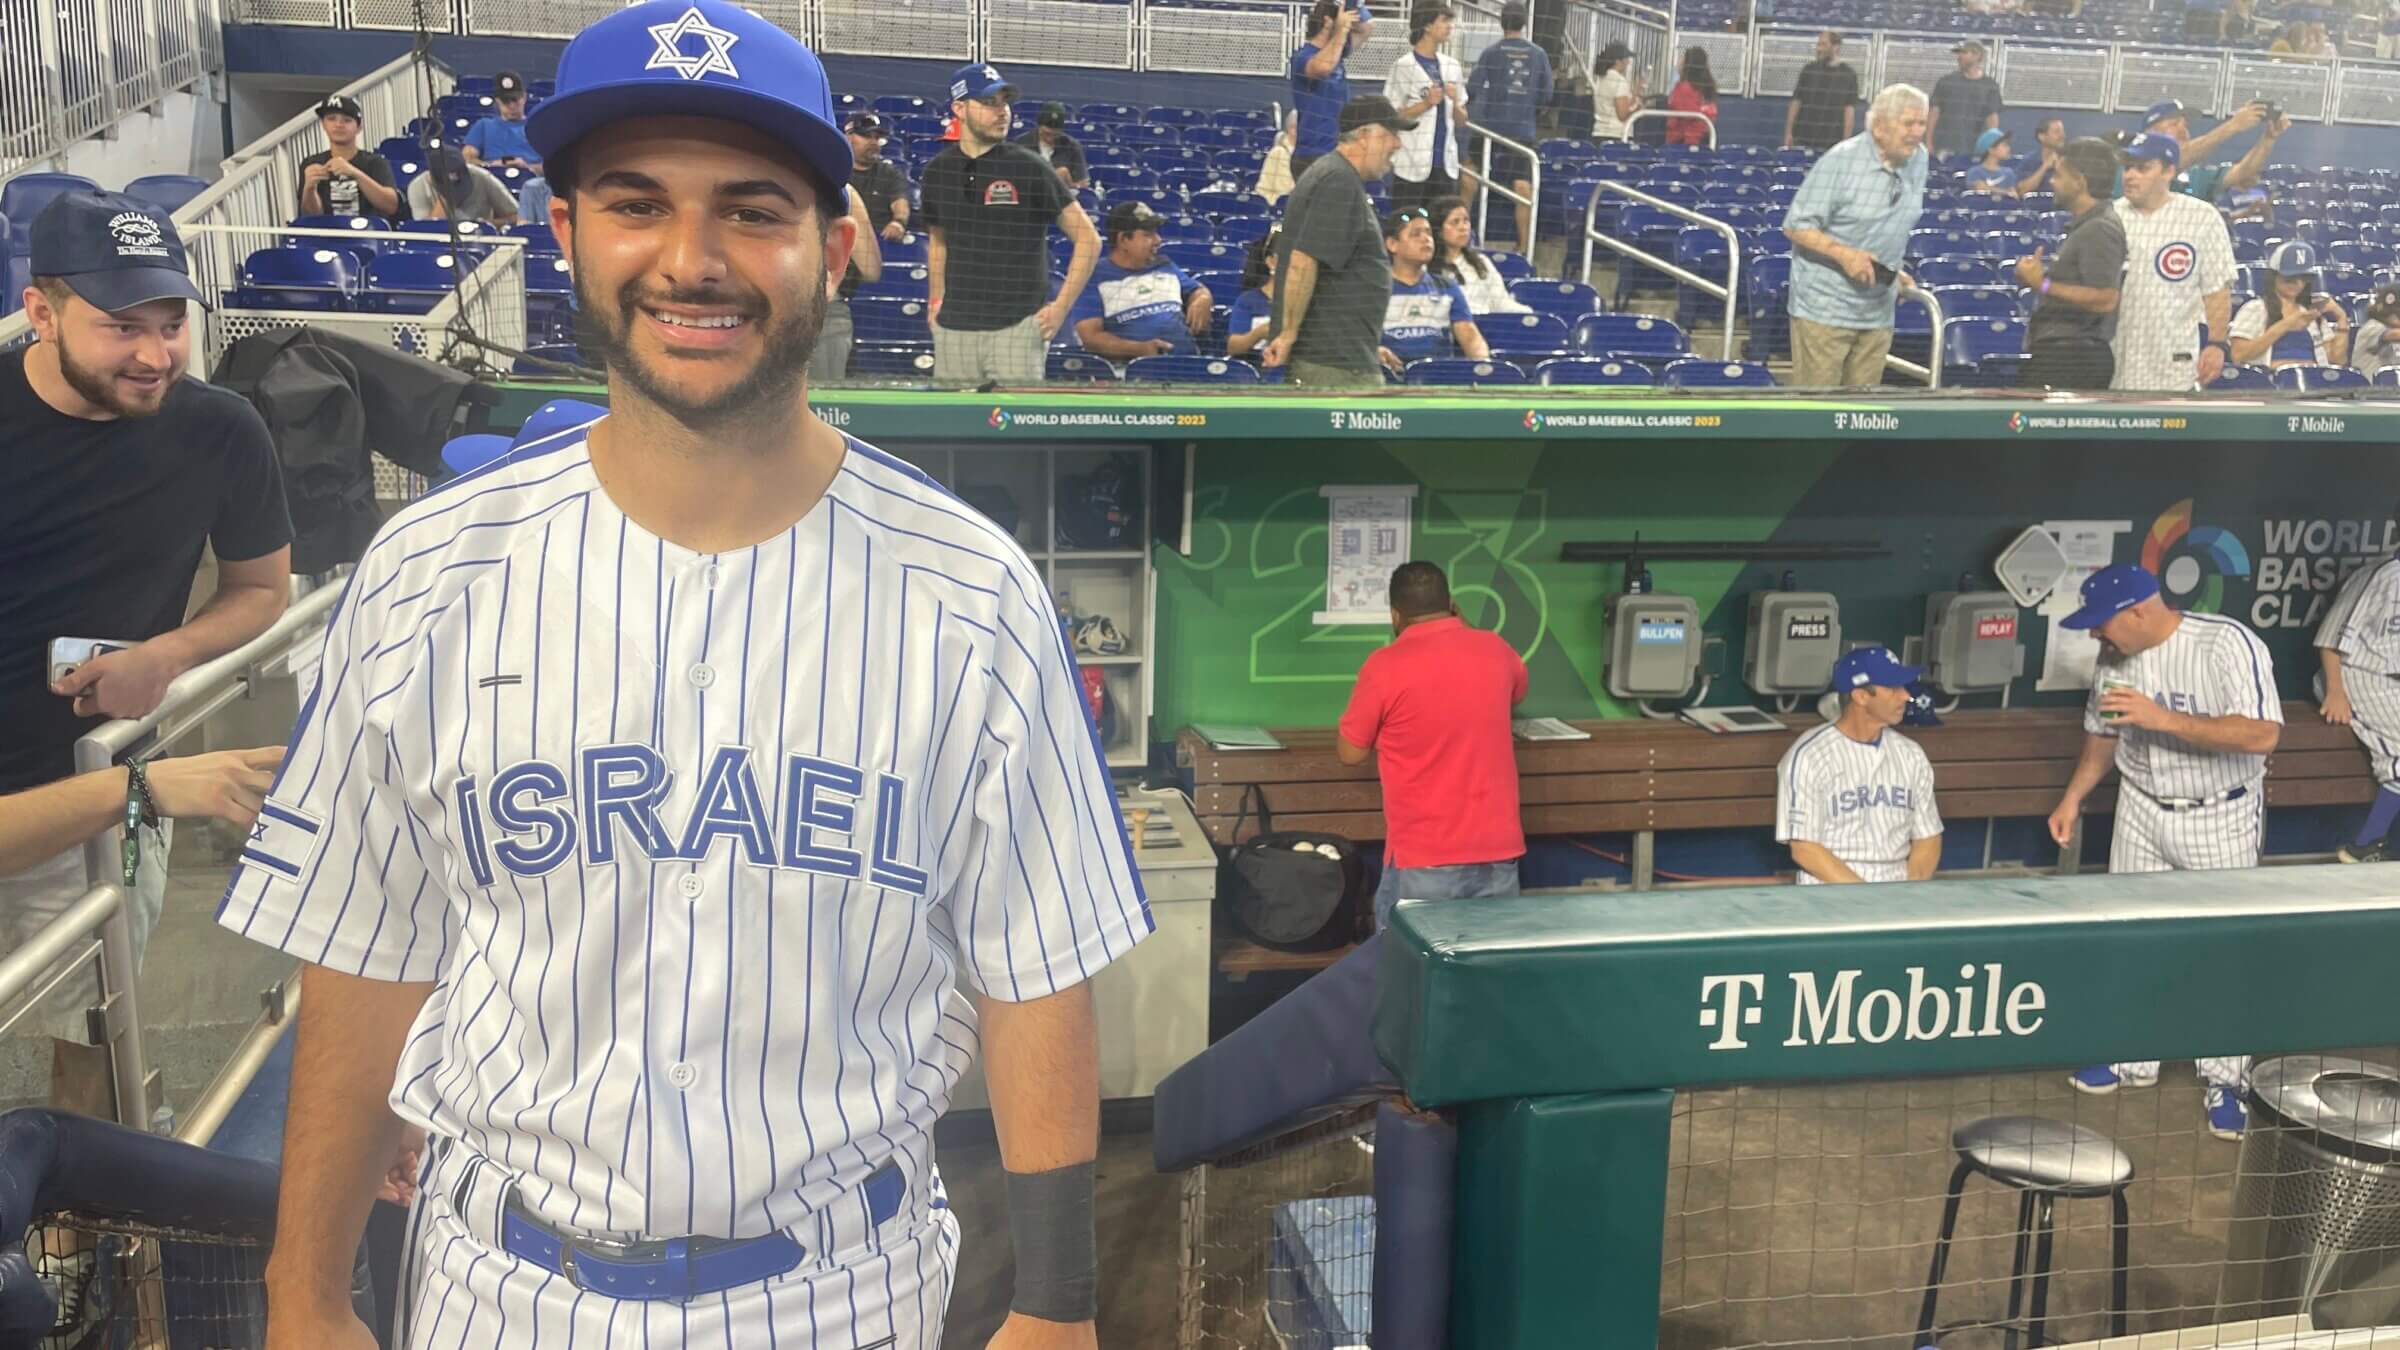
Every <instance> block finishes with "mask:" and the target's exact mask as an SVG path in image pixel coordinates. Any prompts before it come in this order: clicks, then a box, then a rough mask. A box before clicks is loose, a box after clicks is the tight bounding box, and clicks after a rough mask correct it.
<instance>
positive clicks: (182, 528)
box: [0, 192, 292, 1115]
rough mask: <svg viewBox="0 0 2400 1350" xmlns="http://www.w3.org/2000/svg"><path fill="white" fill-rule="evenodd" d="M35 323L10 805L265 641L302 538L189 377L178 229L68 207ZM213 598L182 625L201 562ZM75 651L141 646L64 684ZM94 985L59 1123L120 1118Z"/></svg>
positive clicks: (140, 209)
mask: <svg viewBox="0 0 2400 1350" xmlns="http://www.w3.org/2000/svg"><path fill="white" fill-rule="evenodd" d="M31 243H32V259H31V263H32V272H33V281H34V284H33V285H32V286H30V287H28V288H27V289H26V292H25V297H24V303H25V315H26V318H27V320H28V321H29V322H30V323H31V325H32V327H33V331H34V333H35V335H36V336H37V337H38V338H39V339H40V340H39V341H38V342H36V343H35V344H34V345H33V346H31V347H27V348H24V349H22V350H19V351H15V352H10V353H8V354H7V355H6V356H4V357H0V428H5V430H0V575H4V576H6V577H7V578H8V579H9V584H8V585H7V586H5V587H0V725H5V726H6V727H7V728H8V734H7V735H6V736H0V792H17V791H22V790H24V789H26V788H30V787H34V786H36V785H38V784H41V783H46V782H50V781H52V780H54V779H59V778H64V777H66V776H67V775H68V774H69V773H71V772H73V770H74V746H75V741H76V739H77V738H78V737H80V736H81V735H83V734H84V733H85V732H87V731H89V730H91V729H92V728H93V727H94V726H96V725H98V723H99V722H100V721H101V720H103V719H107V718H119V717H141V716H145V715H147V714H149V713H150V712H152V711H154V710H155V709H156V708H157V707H158V705H159V701H160V699H161V698H163V697H164V696H165V694H166V690H167V685H168V683H169V682H170V681H172V680H173V679H174V678H175V677H176V676H178V675H181V674H182V673H184V672H185V671H187V670H190V669H191V668H192V667H194V666H197V665H200V664H201V663H203V662H205V661H208V660H211V659H213V658H215V657H217V656H220V655H223V654H224V653H225V652H228V651H230V650H232V649H233V648H235V647H238V646H240V645H241V644H243V643H245V642H247V641H249V640H250V639H252V638H254V637H256V636H258V635H259V634H260V633H262V632H264V631H266V629H267V627H268V625H270V624H272V623H273V622H274V621H275V618H276V616H277V615H279V614H281V613H282V612H283V608H284V604H285V601H286V600H287V599H288V597H289V595H290V588H291V538H292V527H291V521H290V519H289V517H288V516H287V514H286V512H285V509H284V501H283V480H282V477H281V475H280V474H279V473H278V471H277V468H276V463H275V447H274V445H273V443H272V442H270V441H269V439H268V437H267V428H266V424H265V423H264V422H263V421H261V420H260V418H259V415H258V413H257V412H256V411H255V410H253V409H252V408H251V406H250V405H249V404H248V403H246V402H244V401H243V400H242V399H240V398H239V397H237V396H235V395H233V394H231V393H227V392H225V391H223V390H220V389H214V388H211V387H210V386H208V385H206V384H203V383H201V382H200V381H198V380H196V379H189V378H186V367H187V366H188V365H189V363H190V361H191V349H192V336H191V331H190V329H188V328H187V327H186V326H185V316H186V306H187V304H189V303H190V302H193V301H197V300H199V299H200V292H199V290H198V289H197V288H196V287H194V286H193V285H192V281H191V277H190V274H189V272H190V269H189V266H188V264H187V263H186V261H185V256H184V251H183V244H182V242H181V240H179V239H178V238H177V237H176V233H175V226H174V222H173V221H171V220H170V219H168V217H167V215H166V213H165V212H162V211H159V210H157V209H156V208H154V207H151V206H148V205H146V204H144V203H142V202H138V201H136V200H134V199H133V198H131V197H126V196H121V195H119V194H116V193H107V192H70V193H66V194H64V195H62V196H60V197H59V198H58V199H57V200H56V201H54V202H52V203H51V204H50V206H49V207H48V208H47V209H45V210H44V211H43V212H42V214H41V215H40V216H38V217H36V218H35V220H34V222H33V230H32V240H31ZM204 545H208V546H213V548H214V549H215V552H216V555H217V587H216V592H215V594H213V595H212V596H210V597H209V599H208V601H207V603H205V604H203V605H202V606H201V607H200V608H199V610H198V611H197V612H196V613H194V614H193V615H192V617H191V618H190V619H189V620H188V621H187V620H186V619H185V617H184V614H185V607H186V604H187V602H188V600H189V598H190V595H191V591H192V581H193V577H194V575H195V574H196V573H197V571H198V568H199V565H200V556H201V549H202V547H203V546H204ZM61 638H85V639H98V640H101V641H106V642H113V643H122V644H125V646H124V649H123V650H120V651H114V652H109V653H106V654H103V655H99V656H94V657H91V658H90V659H88V660H83V661H81V663H80V664H79V665H78V667H77V668H76V669H75V670H74V671H73V672H72V673H71V674H68V675H67V676H66V677H65V678H64V679H62V680H53V679H52V678H51V671H50V669H49V653H50V649H51V644H52V643H53V642H56V641H57V640H59V639H61ZM138 833H139V834H140V835H141V836H142V840H141V842H142V844H143V846H144V849H143V854H142V857H141V861H140V864H139V866H138V867H137V869H136V887H135V889H136V892H137V893H136V895H135V896H134V897H133V901H134V903H133V905H132V911H133V912H132V914H131V916H130V917H131V919H132V927H133V930H134V931H133V936H134V943H135V947H136V952H137V959H138V952H139V949H140V947H141V945H142V944H143V943H144V942H145V941H146V940H147V938H148V935H149V931H150V928H151V925H152V924H153V923H155V922H156V920H157V918H158V914H159V909H160V907H161V905H162V903H163V900H164V896H165V888H164V874H165V871H166V851H165V849H166V841H165V838H164V835H163V832H160V833H158V834H153V832H152V831H150V830H148V829H144V830H141V831H139V832H138ZM87 885H88V883H87V881H86V879H85V876H84V869H83V862H82V858H81V856H80V854H79V853H78V852H77V851H76V850H73V849H69V850H67V851H66V852H64V853H62V854H60V855H59V856H57V857H55V858H52V859H50V860H49V861H47V862H44V863H40V864H37V865H35V866H33V867H31V868H27V869H24V870H22V871H19V872H16V873H13V874H11V875H8V876H6V877H0V934H4V935H5V937H4V938H0V940H6V941H9V942H10V943H11V945H12V946H22V945H23V944H24V943H25V942H27V941H29V940H30V939H31V938H32V936H33V935H34V934H35V933H37V932H39V931H40V930H41V928H42V927H43V926H44V925H46V924H47V923H49V922H51V921H53V920H55V919H56V918H57V917H58V916H59V915H61V914H63V913H64V912H65V910H66V909H67V907H68V906H69V905H71V904H73V903H74V901H75V900H76V899H77V898H78V897H80V896H81V895H82V894H83V892H84V891H85V889H86V888H87ZM89 978H90V977H89V976H81V977H78V978H73V979H70V980H68V982H67V983H66V984H65V985H64V986H63V987H62V988H61V989H60V991H59V996H58V997H56V998H54V999H53V1000H52V1002H50V1003H46V1004H44V1005H43V1007H42V1016H41V1021H42V1023H43V1024H44V1026H45V1027H46V1029H48V1030H49V1031H50V1032H51V1034H52V1035H53V1036H56V1037H58V1038H60V1040H59V1044H58V1045H57V1046H56V1047H55V1048H54V1052H53V1073H52V1083H53V1086H54V1101H55V1104H57V1105H59V1106H62V1107H66V1108H68V1109H70V1110H76V1111H81V1112H84V1113H86V1114H93V1115H106V1114H109V1111H108V1106H109V1103H110V1100H111V1098H110V1089H109V1078H108V1056H107V1054H106V1052H105V1051H101V1050H97V1049H93V1048H91V1047H87V1046H84V1045H81V1044H72V1043H69V1041H70V1038H71V1039H72V1040H73V1041H78V1042H79V1041H80V1040H81V1039H82V1037H81V1032H80V1027H81V1025H82V1012H81V1009H82V1006H83V1005H84V1004H86V1003H88V1002H89V998H90V988H89V984H88V981H89Z"/></svg>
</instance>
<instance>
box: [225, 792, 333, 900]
mask: <svg viewBox="0 0 2400 1350" xmlns="http://www.w3.org/2000/svg"><path fill="white" fill-rule="evenodd" d="M324 841H325V822H324V821H322V820H319V819H318V818H316V817H315V816H312V815H310V814H308V813H307V812H306V811H302V810H300V809H298V808H296V807H291V806H286V805H284V804H283V803H282V802H279V801H276V800H274V799H273V798H271V797H270V798H268V799H267V803H266V805H265V806H263V807H261V808H259V812H258V821H257V823H255V824H253V825H252V826H251V827H250V838H249V839H248V840H247V841H245V842H244V843H243V845H242V862H243V863H244V864H245V865H247V866H250V867H255V868H257V869H258V871H259V874H260V875H262V876H265V877H267V878H268V879H270V880H274V881H298V880H299V879H300V878H302V877H304V876H306V875H308V869H309V868H310V867H311V866H312V865H314V864H315V862H316V860H317V848H318V846H319V845H320V844H322V843H324Z"/></svg>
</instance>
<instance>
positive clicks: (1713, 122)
mask: <svg viewBox="0 0 2400 1350" xmlns="http://www.w3.org/2000/svg"><path fill="white" fill-rule="evenodd" d="M1645 117H1647V118H1651V119H1653V120H1655V121H1660V122H1678V121H1682V122H1703V123H1706V124H1707V126H1708V148H1709V149H1711V150H1714V149H1716V148H1717V119H1715V118H1713V117H1711V116H1709V115H1708V114H1707V113H1699V112H1676V111H1674V110H1673V109H1671V108H1644V109H1642V110H1641V111H1640V112H1637V113H1635V114H1634V115H1633V116H1631V117H1628V118H1626V119H1625V139H1626V140H1629V141H1630V140H1632V139H1633V129H1634V127H1635V126H1636V125H1637V124H1638V123H1640V122H1641V120H1642V119H1643V118H1645Z"/></svg>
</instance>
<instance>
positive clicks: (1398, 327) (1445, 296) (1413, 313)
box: [1383, 272, 1475, 362]
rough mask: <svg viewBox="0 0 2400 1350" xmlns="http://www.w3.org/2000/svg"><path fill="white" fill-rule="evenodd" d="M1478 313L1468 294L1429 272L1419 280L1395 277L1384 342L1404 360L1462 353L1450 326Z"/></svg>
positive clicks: (1420, 359)
mask: <svg viewBox="0 0 2400 1350" xmlns="http://www.w3.org/2000/svg"><path fill="white" fill-rule="evenodd" d="M1474 317H1475V312H1474V311H1473V310H1471V309H1468V308H1467V297H1466V294H1465V293H1464V292H1462V291H1460V290H1459V289H1458V287H1456V286H1454V285H1451V284H1450V283H1449V282H1446V281H1443V280H1442V279H1440V278H1439V277H1436V276H1434V275H1433V274H1432V273H1430V272H1428V273H1426V274H1424V275H1423V276H1420V277H1418V278H1417V279H1416V280H1415V281H1405V282H1404V281H1402V280H1400V279H1399V278H1397V277H1394V278H1393V279H1392V298H1391V300H1390V301H1389V302H1388V303H1386V304H1385V306H1384V309H1383V345H1384V346H1386V347H1389V348H1391V349H1392V355H1394V356H1397V357H1399V358H1400V359H1401V360H1402V361H1404V362H1405V361H1423V360H1426V359H1428V358H1431V357H1437V356H1456V355H1458V343H1457V342H1456V341H1455V340H1454V339H1453V338H1452V337H1451V330H1450V326H1451V325H1452V324H1456V323H1466V322H1468V321H1469V320H1471V319H1473V318H1474Z"/></svg>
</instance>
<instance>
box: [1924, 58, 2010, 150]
mask: <svg viewBox="0 0 2400 1350" xmlns="http://www.w3.org/2000/svg"><path fill="white" fill-rule="evenodd" d="M1950 51H1951V53H1952V54H1953V55H1955V56H1956V57H1958V69H1956V70H1954V71H1952V72H1950V73H1949V74H1947V75H1944V76H1943V77H1942V78H1940V79H1938V80H1935V81H1934V82H1933V97H1932V99H1931V100H1930V102H1931V104H1932V108H1931V110H1930V111H1929V112H1927V113H1926V116H1927V118H1929V119H1930V120H1928V121H1927V122H1926V123H1925V140H1926V143H1927V144H1929V145H1931V146H1932V147H1933V153H1935V154H1937V155H1965V154H1972V153H1973V152H1974V150H1975V141H1976V138H1977V137H1979V136H1981V135H1983V133H1985V132H1986V131H1989V130H1991V129H1992V128H1994V127H1997V126H1999V125H2000V110H2001V108H2002V107H2003V106H2004V105H2003V104H2002V101H2001V98H2000V82H1999V81H1998V80H1995V79H1993V78H1992V77H1991V76H1990V75H1987V74H1985V73H1984V69H1983V61H1984V51H1983V44H1982V43H1980V42H1977V41H1976V40H1975V39H1973V38H1968V39H1967V40H1966V41H1964V42H1961V43H1959V44H1958V45H1957V46H1955V47H1953V48H1951V49H1950Z"/></svg>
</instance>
